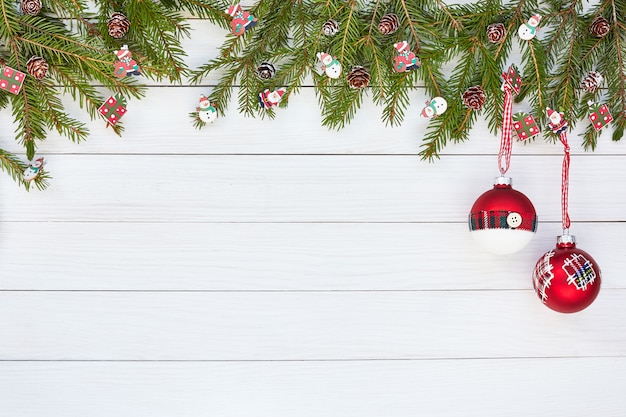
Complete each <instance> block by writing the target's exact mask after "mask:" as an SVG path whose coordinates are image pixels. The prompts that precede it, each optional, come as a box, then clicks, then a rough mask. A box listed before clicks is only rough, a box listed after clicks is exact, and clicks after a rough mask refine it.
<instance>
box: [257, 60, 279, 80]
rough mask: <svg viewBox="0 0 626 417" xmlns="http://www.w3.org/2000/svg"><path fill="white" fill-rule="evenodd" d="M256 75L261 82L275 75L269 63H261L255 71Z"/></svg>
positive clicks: (274, 70)
mask: <svg viewBox="0 0 626 417" xmlns="http://www.w3.org/2000/svg"><path fill="white" fill-rule="evenodd" d="M256 73H257V75H258V76H259V78H261V79H262V80H269V79H270V78H272V77H274V75H276V68H274V66H273V65H272V64H270V63H269V62H261V65H259V66H258V68H257V69H256Z"/></svg>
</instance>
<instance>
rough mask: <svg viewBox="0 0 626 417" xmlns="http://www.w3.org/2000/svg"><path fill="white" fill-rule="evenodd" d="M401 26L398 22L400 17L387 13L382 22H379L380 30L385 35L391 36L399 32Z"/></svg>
mask: <svg viewBox="0 0 626 417" xmlns="http://www.w3.org/2000/svg"><path fill="white" fill-rule="evenodd" d="M399 26H400V21H399V20H398V15H396V14H395V13H387V14H386V15H384V16H383V17H381V18H380V22H378V30H379V31H380V33H382V34H383V35H391V34H392V33H393V32H395V31H396V30H398V27H399Z"/></svg>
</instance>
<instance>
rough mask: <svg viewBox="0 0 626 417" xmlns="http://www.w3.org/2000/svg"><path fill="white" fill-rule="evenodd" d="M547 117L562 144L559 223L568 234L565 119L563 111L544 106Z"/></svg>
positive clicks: (567, 171) (567, 146)
mask: <svg viewBox="0 0 626 417" xmlns="http://www.w3.org/2000/svg"><path fill="white" fill-rule="evenodd" d="M546 112H547V115H548V119H549V120H550V122H549V124H548V126H549V127H550V129H551V130H552V131H553V132H554V133H556V134H558V135H559V140H560V141H561V143H562V144H563V153H564V155H563V168H562V170H561V225H562V227H563V234H564V235H565V234H568V229H569V226H570V219H569V201H568V200H569V163H570V148H569V144H568V143H567V121H566V120H565V119H564V118H563V113H559V112H556V111H554V110H552V109H551V108H550V107H547V108H546Z"/></svg>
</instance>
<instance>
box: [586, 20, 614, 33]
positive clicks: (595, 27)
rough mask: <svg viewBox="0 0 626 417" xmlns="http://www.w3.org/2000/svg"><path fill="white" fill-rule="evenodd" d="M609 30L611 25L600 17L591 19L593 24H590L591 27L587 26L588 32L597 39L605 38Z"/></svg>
mask: <svg viewBox="0 0 626 417" xmlns="http://www.w3.org/2000/svg"><path fill="white" fill-rule="evenodd" d="M610 30H611V24H610V23H609V21H608V20H606V19H605V18H603V17H602V16H598V17H596V18H595V19H593V22H591V25H590V26H589V32H591V34H592V35H594V36H596V37H598V38H602V37H604V36H606V35H607V33H609V31H610Z"/></svg>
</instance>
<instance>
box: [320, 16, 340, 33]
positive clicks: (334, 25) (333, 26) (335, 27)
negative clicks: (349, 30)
mask: <svg viewBox="0 0 626 417" xmlns="http://www.w3.org/2000/svg"><path fill="white" fill-rule="evenodd" d="M322 32H324V35H326V36H335V35H336V34H337V32H339V23H338V22H337V21H336V20H333V19H330V20H327V21H326V22H324V24H323V25H322Z"/></svg>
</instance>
